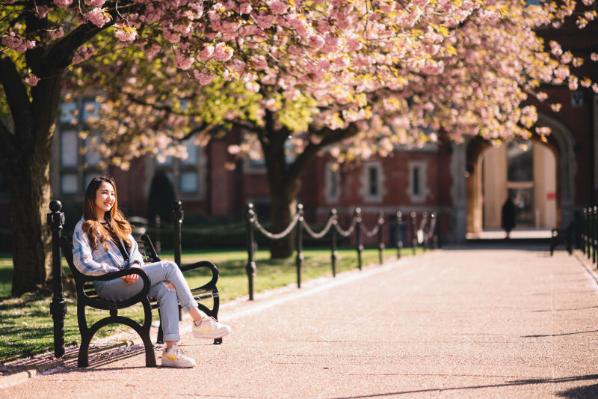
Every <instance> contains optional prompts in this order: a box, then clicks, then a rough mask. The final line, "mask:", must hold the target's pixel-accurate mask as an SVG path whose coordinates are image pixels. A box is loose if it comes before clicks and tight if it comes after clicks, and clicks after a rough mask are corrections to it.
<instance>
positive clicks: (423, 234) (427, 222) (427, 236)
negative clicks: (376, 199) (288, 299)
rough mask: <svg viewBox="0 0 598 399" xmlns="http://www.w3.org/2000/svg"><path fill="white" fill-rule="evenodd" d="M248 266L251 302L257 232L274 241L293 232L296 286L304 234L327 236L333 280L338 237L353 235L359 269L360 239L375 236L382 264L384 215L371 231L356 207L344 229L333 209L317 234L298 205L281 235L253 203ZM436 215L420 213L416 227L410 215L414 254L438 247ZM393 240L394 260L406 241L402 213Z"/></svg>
mask: <svg viewBox="0 0 598 399" xmlns="http://www.w3.org/2000/svg"><path fill="white" fill-rule="evenodd" d="M246 221H247V264H246V266H245V271H246V273H247V284H248V291H249V300H253V299H254V288H255V282H254V280H255V275H256V272H257V267H256V262H255V252H256V232H257V233H260V234H261V235H262V236H264V237H265V238H267V239H269V240H271V241H275V240H282V239H284V238H287V237H288V236H289V235H291V234H292V233H293V232H295V240H296V242H295V248H296V253H295V269H296V275H297V287H298V288H301V283H302V271H303V260H304V256H303V244H304V239H303V233H304V232H305V233H307V235H308V236H309V237H311V238H312V239H314V240H319V239H323V238H324V237H326V236H327V235H330V264H331V268H332V276H333V277H336V274H337V261H338V255H337V250H338V236H339V235H340V236H341V237H342V238H349V237H351V235H354V245H355V251H356V254H357V268H358V269H359V270H361V269H362V268H363V250H364V244H363V237H365V238H373V237H376V241H377V248H378V261H379V263H380V264H382V263H384V249H385V247H386V245H385V242H384V230H383V229H384V224H385V217H384V213H382V212H380V213H378V217H377V220H376V223H375V224H374V226H373V227H372V228H367V227H366V226H365V224H364V223H363V217H362V213H361V209H360V208H355V210H354V211H353V215H352V218H351V223H350V224H349V226H348V227H347V228H343V227H341V226H340V224H339V221H338V212H337V210H336V209H331V210H330V213H329V215H328V218H327V219H326V222H325V223H324V226H323V227H322V228H321V229H320V230H319V231H316V230H315V229H314V228H313V227H312V226H310V225H309V223H307V221H306V220H305V215H304V209H303V205H302V204H298V205H297V211H296V213H295V216H293V218H292V219H291V220H290V222H289V224H288V225H287V226H286V227H285V228H284V229H283V230H282V231H280V232H277V233H274V232H271V231H269V230H268V229H267V228H266V227H265V226H264V225H263V224H262V223H261V222H260V221H259V217H258V215H257V213H256V212H255V208H254V206H253V204H251V203H249V204H247V213H246ZM436 221H437V216H436V213H428V212H423V213H422V217H421V218H420V222H419V225H418V224H417V214H416V213H415V212H411V213H410V219H409V222H410V223H409V227H410V228H411V231H410V239H411V240H410V246H411V248H412V251H413V254H415V252H416V248H417V247H418V246H419V247H421V248H423V249H424V250H425V249H426V248H431V247H436V246H437V245H438V234H437V231H436ZM395 223H396V226H397V228H396V240H395V245H396V249H397V255H396V256H397V259H400V257H401V249H402V248H403V247H404V242H405V241H406V239H405V238H406V237H405V236H406V232H407V226H406V225H405V222H403V216H402V212H401V211H397V213H396V221H395Z"/></svg>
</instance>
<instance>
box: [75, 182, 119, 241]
mask: <svg viewBox="0 0 598 399" xmlns="http://www.w3.org/2000/svg"><path fill="white" fill-rule="evenodd" d="M104 182H105V183H109V184H110V185H111V186H112V188H113V189H114V205H112V208H111V209H110V211H109V212H106V214H105V215H104V219H105V221H106V222H107V223H108V224H109V225H110V227H111V228H112V231H114V233H115V234H116V236H117V237H118V238H119V239H121V240H122V241H123V242H124V243H125V245H126V246H127V248H128V249H130V248H131V242H130V241H129V234H131V225H130V224H129V222H127V219H125V217H124V215H123V214H122V212H121V211H120V210H119V209H118V194H117V192H116V183H115V182H114V179H112V178H111V177H107V176H100V177H94V178H93V179H92V180H91V181H90V182H89V185H88V186H87V189H86V190H85V202H84V204H83V219H85V222H83V231H84V232H85V233H86V234H87V237H88V238H89V243H90V245H91V249H92V250H95V249H96V248H97V246H98V243H100V244H102V246H103V247H104V249H106V250H108V241H110V240H111V239H112V238H111V236H110V232H109V231H108V230H107V229H106V228H105V227H104V226H103V225H102V223H101V222H102V221H101V220H98V217H97V213H96V194H97V191H98V189H99V188H100V186H101V185H102V183H104Z"/></svg>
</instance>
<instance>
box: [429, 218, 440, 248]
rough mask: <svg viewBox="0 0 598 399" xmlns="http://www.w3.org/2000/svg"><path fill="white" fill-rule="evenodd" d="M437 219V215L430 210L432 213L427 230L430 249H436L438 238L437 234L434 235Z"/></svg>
mask: <svg viewBox="0 0 598 399" xmlns="http://www.w3.org/2000/svg"><path fill="white" fill-rule="evenodd" d="M437 221H438V216H437V215H436V212H432V214H431V215H430V232H429V237H428V241H429V243H428V245H429V248H430V249H437V248H438V239H437V235H436V229H437V227H436V223H437Z"/></svg>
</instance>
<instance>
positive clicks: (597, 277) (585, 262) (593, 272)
mask: <svg viewBox="0 0 598 399" xmlns="http://www.w3.org/2000/svg"><path fill="white" fill-rule="evenodd" d="M573 256H575V258H576V259H577V260H578V261H579V263H580V264H581V266H582V267H583V268H584V269H586V272H587V273H588V275H589V277H591V278H592V279H593V280H594V282H595V283H596V284H597V285H598V269H597V268H596V266H595V265H594V264H593V263H592V261H591V259H588V258H587V257H586V255H585V254H584V253H583V252H582V251H581V250H579V249H576V250H574V251H573Z"/></svg>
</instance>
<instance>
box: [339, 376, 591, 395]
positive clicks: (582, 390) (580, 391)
mask: <svg viewBox="0 0 598 399" xmlns="http://www.w3.org/2000/svg"><path fill="white" fill-rule="evenodd" d="M591 380H598V374H589V375H580V376H571V377H560V378H530V379H525V380H515V381H508V382H505V383H503V384H488V385H470V386H463V387H448V388H429V389H417V390H410V391H394V392H383V393H375V394H370V395H356V396H336V397H332V398H330V399H359V398H382V397H385V396H396V395H410V394H414V393H426V392H443V391H465V390H470V389H486V388H502V387H512V386H522V385H538V384H559V383H565V382H572V381H591ZM557 395H559V396H560V397H563V398H577V399H595V398H597V397H598V385H590V386H583V387H577V388H572V389H568V390H566V391H562V392H558V393H557Z"/></svg>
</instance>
